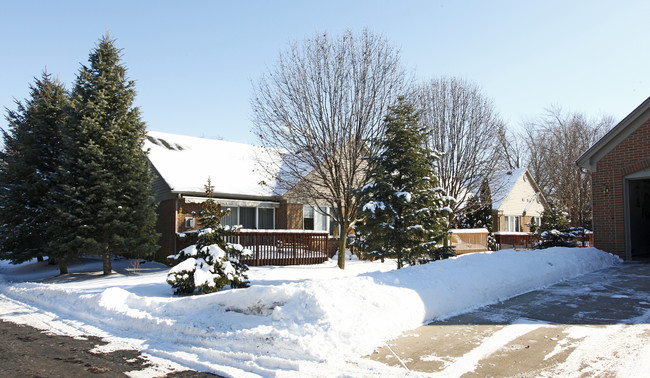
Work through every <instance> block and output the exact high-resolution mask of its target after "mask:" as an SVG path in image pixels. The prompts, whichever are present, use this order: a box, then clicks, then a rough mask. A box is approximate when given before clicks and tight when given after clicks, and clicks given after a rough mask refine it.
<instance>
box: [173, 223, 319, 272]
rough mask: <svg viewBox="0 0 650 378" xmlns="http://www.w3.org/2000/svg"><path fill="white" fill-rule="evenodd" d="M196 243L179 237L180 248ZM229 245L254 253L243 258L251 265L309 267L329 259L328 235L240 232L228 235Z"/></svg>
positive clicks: (242, 260)
mask: <svg viewBox="0 0 650 378" xmlns="http://www.w3.org/2000/svg"><path fill="white" fill-rule="evenodd" d="M195 241H196V239H194V241H191V240H190V239H188V238H179V244H178V245H179V246H181V247H182V246H187V245H189V244H193V243H194V242H195ZM226 242H228V243H233V244H240V245H241V246H243V247H244V248H247V249H249V250H251V251H252V252H253V254H252V256H242V258H241V259H240V261H241V262H243V263H244V264H246V265H248V266H263V265H309V264H320V263H323V262H325V261H327V259H328V257H329V256H328V254H329V234H328V233H327V232H313V231H302V230H240V231H238V232H235V233H233V234H231V235H230V236H228V237H227V238H226Z"/></svg>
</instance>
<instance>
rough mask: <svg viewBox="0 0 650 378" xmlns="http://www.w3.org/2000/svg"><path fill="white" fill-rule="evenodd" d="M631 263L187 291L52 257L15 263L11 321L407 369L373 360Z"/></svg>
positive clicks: (311, 272) (186, 349) (8, 298)
mask: <svg viewBox="0 0 650 378" xmlns="http://www.w3.org/2000/svg"><path fill="white" fill-rule="evenodd" d="M619 262H620V259H618V258H617V257H615V256H613V255H610V254H607V253H604V252H601V251H598V250H596V249H594V248H580V249H578V248H575V249H567V248H551V249H547V250H543V251H521V252H516V251H511V250H508V251H499V252H495V253H476V254H468V255H462V256H460V257H457V258H453V259H449V260H444V261H438V262H435V263H431V264H427V265H422V266H415V267H407V268H404V269H401V270H395V262H394V261H387V262H386V263H380V262H360V261H347V266H346V269H345V270H344V271H342V270H340V269H338V268H337V267H336V265H335V263H334V262H333V261H328V262H326V263H324V264H320V265H311V266H294V267H256V268H251V270H250V271H249V277H250V280H251V287H250V288H247V289H238V290H225V291H221V292H217V293H213V294H207V295H202V296H187V297H177V296H173V295H172V288H171V287H170V286H169V285H168V284H167V283H166V282H165V278H166V273H167V270H168V269H167V268H165V267H164V266H162V265H158V264H156V263H151V262H148V263H145V264H143V265H142V266H141V267H140V268H141V269H140V271H139V272H138V273H133V272H132V271H131V270H129V264H130V262H129V261H128V260H120V261H116V262H114V265H113V266H114V269H115V270H116V271H118V274H114V275H112V276H109V277H101V276H98V274H99V273H97V275H95V274H94V273H92V272H93V271H94V272H98V271H100V270H101V261H99V260H96V261H93V260H86V262H85V263H84V264H80V265H75V266H71V268H70V271H71V273H72V274H70V275H68V276H64V277H55V278H54V279H52V278H49V279H48V278H47V277H52V276H54V275H56V270H55V268H54V267H48V266H47V265H45V263H36V262H33V263H27V264H23V265H20V266H12V265H9V264H7V263H6V262H4V261H3V262H0V318H2V319H6V320H10V321H14V322H18V323H25V324H30V325H32V326H35V327H38V328H42V329H49V330H51V331H52V332H56V333H60V334H66V335H72V336H79V335H82V334H92V335H97V336H100V337H104V338H107V339H109V340H111V341H113V343H112V344H109V345H112V347H113V348H124V347H130V348H137V349H140V350H141V351H143V353H145V354H147V355H149V356H153V357H154V358H163V359H166V360H169V361H172V362H173V363H177V364H180V365H182V366H185V367H188V368H192V369H197V370H201V371H211V372H215V373H217V374H221V375H227V376H229V375H232V376H238V377H241V376H273V375H307V376H311V375H330V374H329V373H332V374H333V373H339V374H347V375H352V376H358V375H373V374H376V375H387V374H388V375H399V374H403V373H404V372H403V371H401V370H397V368H390V367H386V366H384V365H381V364H379V363H376V362H373V361H368V360H365V359H361V356H363V355H367V354H370V353H372V352H373V350H374V349H375V348H376V347H378V346H381V345H383V343H384V342H385V341H386V340H389V339H391V338H395V337H397V336H399V335H400V334H401V333H402V332H404V331H406V330H410V329H413V328H416V327H418V326H420V325H422V324H424V323H426V322H428V321H430V320H433V319H439V318H445V317H449V316H451V315H454V314H458V313H461V312H464V311H467V310H469V309H472V308H476V307H480V306H484V305H487V304H491V303H495V302H498V301H501V300H504V299H506V298H509V297H512V296H515V295H518V294H521V293H524V292H527V291H531V290H533V289H536V288H540V287H543V286H547V285H550V284H553V283H556V282H559V281H561V280H564V279H567V278H571V277H575V276H578V275H581V274H584V273H587V272H590V271H594V270H597V269H602V268H605V267H608V266H611V265H614V264H618V263H619ZM89 272H90V273H89ZM120 272H121V273H120ZM19 281H29V282H19ZM169 367H170V368H174V367H176V366H175V365H173V364H172V365H170V366H169ZM149 374H151V372H149Z"/></svg>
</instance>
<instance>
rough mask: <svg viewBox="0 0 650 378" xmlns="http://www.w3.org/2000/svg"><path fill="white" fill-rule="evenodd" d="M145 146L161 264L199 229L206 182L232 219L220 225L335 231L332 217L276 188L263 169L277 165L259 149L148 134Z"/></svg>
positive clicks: (224, 220)
mask: <svg viewBox="0 0 650 378" xmlns="http://www.w3.org/2000/svg"><path fill="white" fill-rule="evenodd" d="M144 148H145V149H147V150H149V155H148V157H149V161H150V162H151V165H152V171H153V173H154V185H153V190H154V194H155V197H156V202H158V203H159V206H158V222H157V230H158V232H159V233H160V234H161V239H160V247H161V248H160V250H159V251H158V253H157V254H156V259H157V260H159V261H164V259H165V258H166V256H168V255H171V254H174V253H176V252H177V251H178V245H177V244H178V241H177V234H178V233H182V232H187V231H191V230H195V229H197V228H198V227H199V224H198V219H197V213H198V212H199V211H200V210H201V204H202V203H203V202H205V200H206V199H207V198H206V196H205V185H207V182H208V178H210V180H211V183H212V186H213V187H214V198H213V199H214V200H215V201H216V202H217V203H218V204H220V205H221V207H222V208H229V209H230V215H228V216H227V217H224V218H223V219H222V223H223V224H224V225H230V226H233V225H242V226H243V228H245V229H255V230H273V229H288V230H295V229H306V230H321V231H328V232H330V233H332V232H333V230H334V226H333V224H332V222H331V221H330V217H329V216H328V215H325V214H321V213H319V210H318V209H319V207H317V206H311V205H309V204H307V205H305V204H303V203H300V202H297V200H296V199H295V197H293V196H291V195H287V194H288V193H286V192H284V193H283V192H282V191H280V190H278V188H277V186H276V185H275V181H274V179H273V178H272V176H273V172H267V171H266V170H265V169H264V167H274V166H277V164H276V163H275V162H273V161H270V160H269V159H271V158H269V157H268V154H264V153H262V152H264V150H263V148H262V147H258V146H252V145H247V144H241V143H233V142H226V141H222V140H216V139H205V138H197V137H189V136H182V135H175V134H168V133H162V132H154V131H149V132H148V133H147V138H146V140H145V146H144ZM320 209H322V210H325V211H328V210H329V209H327V208H325V209H323V208H320Z"/></svg>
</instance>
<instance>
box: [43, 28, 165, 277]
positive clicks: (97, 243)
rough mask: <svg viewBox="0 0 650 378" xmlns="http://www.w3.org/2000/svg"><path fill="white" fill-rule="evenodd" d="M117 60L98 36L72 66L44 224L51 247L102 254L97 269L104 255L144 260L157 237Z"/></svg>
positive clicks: (138, 133)
mask: <svg viewBox="0 0 650 378" xmlns="http://www.w3.org/2000/svg"><path fill="white" fill-rule="evenodd" d="M120 58H121V51H120V50H119V49H118V48H117V47H115V42H114V40H112V39H110V38H109V36H108V35H106V36H104V37H102V38H101V39H100V41H99V43H98V45H97V46H96V47H95V49H94V50H93V51H91V53H90V56H89V65H88V66H85V65H84V66H82V68H81V69H80V71H79V74H78V76H77V79H76V83H75V86H74V89H73V90H72V93H71V100H70V101H71V111H70V119H69V122H68V125H67V127H66V130H65V137H64V140H63V142H64V147H65V153H64V156H63V157H62V162H61V168H60V169H59V170H58V174H57V179H58V188H57V189H58V190H57V193H53V194H54V195H53V198H52V201H53V202H54V203H55V204H56V209H57V219H58V220H59V221H58V222H57V223H56V224H53V225H52V229H54V230H56V232H58V233H59V234H60V235H63V236H64V239H63V240H62V241H61V243H58V244H57V247H58V248H62V249H67V250H69V251H72V253H83V254H96V255H100V256H102V257H103V261H104V266H103V271H104V274H110V273H111V260H110V258H111V255H112V254H129V255H130V256H133V257H144V256H146V255H148V254H150V253H152V252H154V250H155V249H156V241H157V237H158V235H157V234H156V232H155V229H154V227H155V222H156V215H155V205H154V199H153V195H152V191H151V174H150V171H149V162H148V160H147V156H146V152H144V151H143V149H142V147H143V143H144V139H145V136H146V135H145V133H146V129H145V124H144V122H142V121H141V120H140V112H139V110H138V108H137V107H134V106H133V100H134V97H135V94H136V92H135V89H134V82H133V81H130V80H128V79H127V77H126V67H125V66H124V65H123V64H122V63H121V62H120Z"/></svg>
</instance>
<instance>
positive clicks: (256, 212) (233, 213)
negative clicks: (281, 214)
mask: <svg viewBox="0 0 650 378" xmlns="http://www.w3.org/2000/svg"><path fill="white" fill-rule="evenodd" d="M227 209H230V214H228V215H227V216H225V217H223V218H221V224H222V225H224V226H230V227H233V226H238V225H241V226H242V228H246V229H252V230H255V229H259V230H272V229H274V228H275V209H273V208H264V207H243V206H242V207H233V206H230V207H227Z"/></svg>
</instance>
